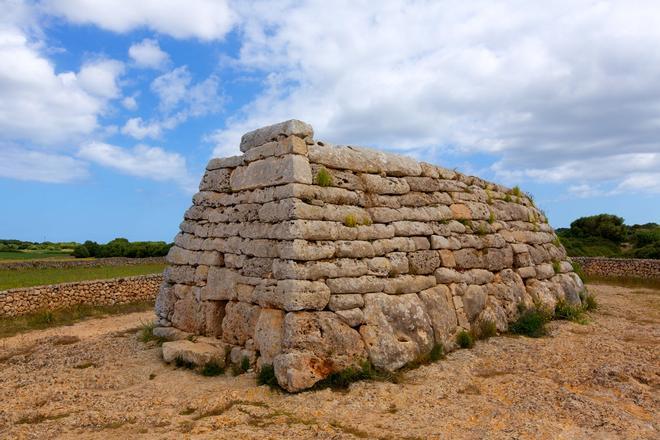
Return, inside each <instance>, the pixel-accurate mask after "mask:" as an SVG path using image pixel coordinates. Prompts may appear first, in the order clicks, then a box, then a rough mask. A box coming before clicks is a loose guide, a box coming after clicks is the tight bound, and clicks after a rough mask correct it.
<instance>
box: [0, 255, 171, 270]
mask: <svg viewBox="0 0 660 440" xmlns="http://www.w3.org/2000/svg"><path fill="white" fill-rule="evenodd" d="M162 263H165V257H146V258H126V257H111V258H96V259H92V260H74V259H71V260H57V259H47V260H27V261H0V269H9V270H22V269H46V268H53V269H66V268H69V267H103V266H136V265H140V264H162Z"/></svg>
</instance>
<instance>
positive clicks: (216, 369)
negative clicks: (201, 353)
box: [202, 361, 225, 377]
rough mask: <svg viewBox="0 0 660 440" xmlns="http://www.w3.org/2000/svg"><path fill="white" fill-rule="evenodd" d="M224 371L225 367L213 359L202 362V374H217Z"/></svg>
mask: <svg viewBox="0 0 660 440" xmlns="http://www.w3.org/2000/svg"><path fill="white" fill-rule="evenodd" d="M224 372H225V369H224V368H222V367H221V366H220V365H219V364H218V363H217V362H215V361H211V362H207V363H206V364H204V367H202V376H209V377H210V376H219V375H221V374H222V373H224Z"/></svg>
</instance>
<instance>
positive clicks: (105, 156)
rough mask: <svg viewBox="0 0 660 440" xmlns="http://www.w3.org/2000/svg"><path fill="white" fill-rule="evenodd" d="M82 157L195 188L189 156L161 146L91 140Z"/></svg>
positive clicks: (82, 149) (149, 177)
mask: <svg viewBox="0 0 660 440" xmlns="http://www.w3.org/2000/svg"><path fill="white" fill-rule="evenodd" d="M78 157H80V158H81V159H85V160H88V161H91V162H94V163H97V164H99V165H102V166H104V167H108V168H112V169H115V170H117V171H120V172H122V173H124V174H129V175H132V176H137V177H141V178H145V179H152V180H156V181H173V182H176V183H177V184H179V185H180V186H181V187H183V188H184V189H185V190H186V191H189V192H193V191H194V190H195V182H194V179H193V178H192V177H191V176H190V174H189V173H188V170H187V167H186V159H185V158H184V157H183V156H181V155H180V154H178V153H170V152H167V151H165V150H164V149H162V148H160V147H150V146H147V145H136V146H135V147H133V148H131V149H128V148H122V147H118V146H115V145H110V144H106V143H103V142H90V143H87V144H85V145H83V146H82V147H81V148H80V151H79V152H78Z"/></svg>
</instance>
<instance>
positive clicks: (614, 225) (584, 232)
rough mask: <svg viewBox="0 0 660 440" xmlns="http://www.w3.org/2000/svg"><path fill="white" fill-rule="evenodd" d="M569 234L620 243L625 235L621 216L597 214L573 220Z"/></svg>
mask: <svg viewBox="0 0 660 440" xmlns="http://www.w3.org/2000/svg"><path fill="white" fill-rule="evenodd" d="M569 234H570V235H571V236H573V237H602V238H606V239H608V240H612V241H613V242H615V243H621V242H622V241H623V240H624V239H625V237H626V226H625V225H624V224H623V218H621V217H618V216H616V215H611V214H599V215H592V216H590V217H580V218H579V219H577V220H575V221H574V222H573V223H571V228H570V232H569Z"/></svg>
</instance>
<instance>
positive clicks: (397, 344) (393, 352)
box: [360, 293, 435, 371]
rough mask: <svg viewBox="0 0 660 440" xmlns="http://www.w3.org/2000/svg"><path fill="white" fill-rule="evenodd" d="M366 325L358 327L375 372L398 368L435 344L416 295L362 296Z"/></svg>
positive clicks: (428, 322)
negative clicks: (376, 369) (381, 369)
mask: <svg viewBox="0 0 660 440" xmlns="http://www.w3.org/2000/svg"><path fill="white" fill-rule="evenodd" d="M364 318H365V325H363V326H361V327H360V334H361V335H362V338H363V340H364V343H365V346H366V349H367V352H368V353H369V359H370V360H371V362H372V363H373V364H374V365H375V366H376V367H378V368H383V369H386V370H389V371H393V370H396V369H398V368H401V367H402V366H404V365H405V364H407V363H408V362H412V361H413V360H415V359H417V358H418V357H419V356H420V355H423V354H426V353H428V352H429V351H430V350H431V348H433V344H434V341H435V340H434V336H433V328H432V327H431V319H430V318H429V316H428V314H427V313H426V311H425V310H424V303H423V302H422V301H421V300H420V299H419V297H418V296H417V295H415V294H407V295H398V296H392V295H385V294H382V293H369V294H367V295H365V306H364Z"/></svg>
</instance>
